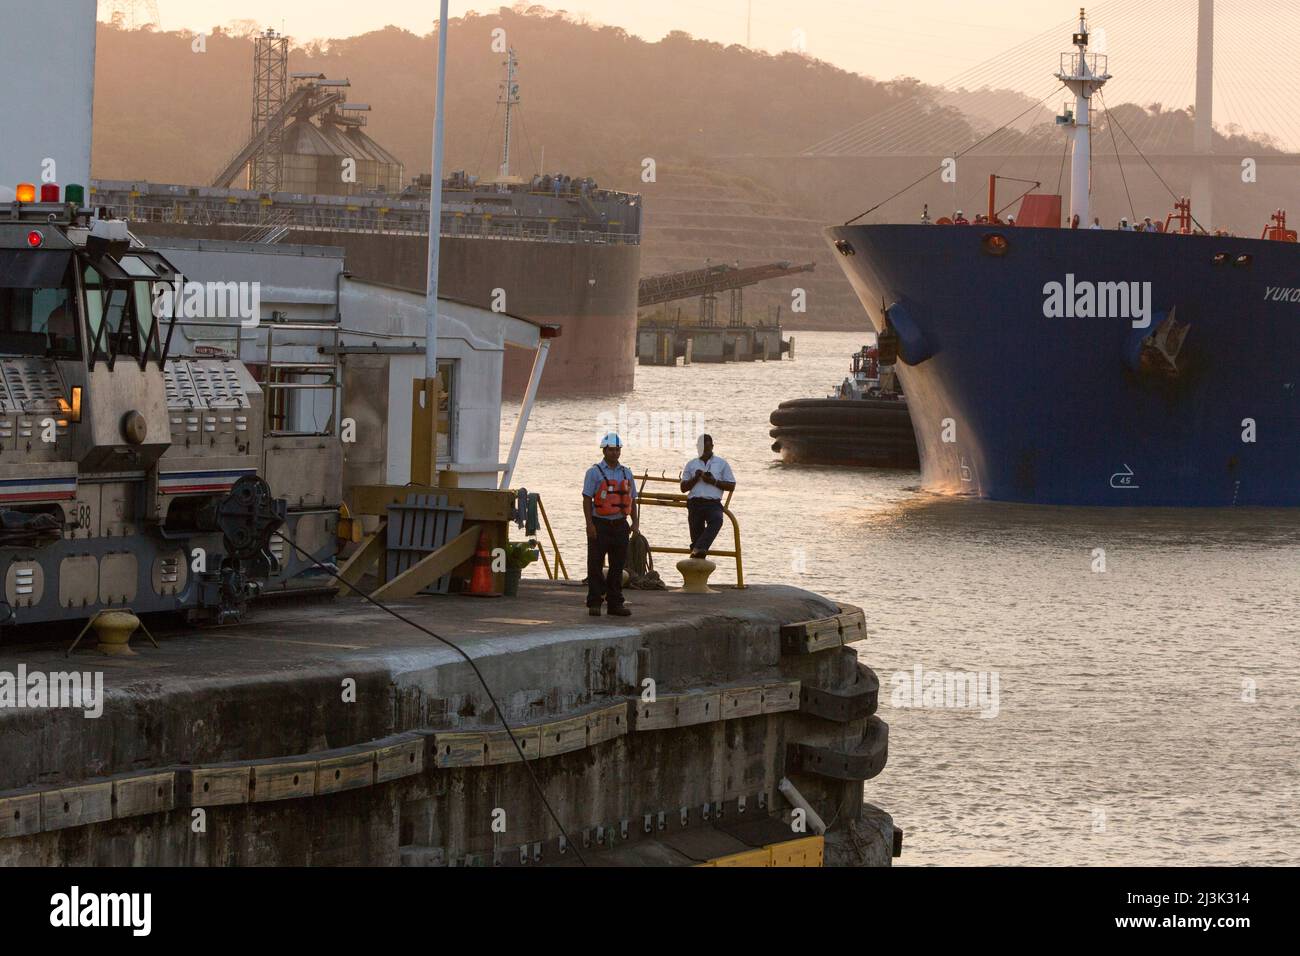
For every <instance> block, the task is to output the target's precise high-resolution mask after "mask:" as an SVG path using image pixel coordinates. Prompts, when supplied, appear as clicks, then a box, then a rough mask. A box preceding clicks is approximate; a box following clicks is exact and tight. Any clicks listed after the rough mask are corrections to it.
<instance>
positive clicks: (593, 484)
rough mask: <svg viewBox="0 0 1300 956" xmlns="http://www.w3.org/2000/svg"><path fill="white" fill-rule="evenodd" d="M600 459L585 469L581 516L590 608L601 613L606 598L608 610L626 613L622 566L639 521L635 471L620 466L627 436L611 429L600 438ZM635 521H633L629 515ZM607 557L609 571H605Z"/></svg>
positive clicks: (620, 614) (622, 614) (629, 612)
mask: <svg viewBox="0 0 1300 956" xmlns="http://www.w3.org/2000/svg"><path fill="white" fill-rule="evenodd" d="M600 449H601V460H600V461H598V462H596V463H595V464H594V465H592V466H591V467H590V468H588V469H587V476H586V478H585V479H584V481H583V483H582V514H583V516H584V517H585V518H586V522H587V610H588V612H589V613H590V614H592V615H593V616H594V617H599V616H600V602H601V599H602V598H603V599H604V601H605V604H606V605H607V606H608V608H609V613H610V614H613V615H616V616H618V617H627V616H628V615H630V614H631V613H632V612H631V611H629V610H628V609H627V607H626V606H625V605H624V603H623V565H625V564H626V563H627V543H628V539H630V538H631V537H632V535H634V534H636V531H637V527H638V526H639V525H640V523H641V515H640V511H639V509H638V507H637V503H636V481H635V480H634V479H633V476H632V469H630V468H628V467H627V466H626V465H621V464H619V460H618V459H619V455H621V454H622V452H623V439H621V438H619V437H618V434H617V433H616V432H610V433H609V434H607V435H606V436H605V437H604V438H602V439H601V440H600ZM629 518H630V519H631V524H629V523H628V519H629ZM606 557H608V558H609V575H608V576H605V575H603V574H602V572H603V570H604V565H605V558H606Z"/></svg>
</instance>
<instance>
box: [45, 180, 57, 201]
mask: <svg viewBox="0 0 1300 956" xmlns="http://www.w3.org/2000/svg"><path fill="white" fill-rule="evenodd" d="M58 201H59V185H58V183H41V202H58Z"/></svg>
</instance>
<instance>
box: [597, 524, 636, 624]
mask: <svg viewBox="0 0 1300 956" xmlns="http://www.w3.org/2000/svg"><path fill="white" fill-rule="evenodd" d="M592 523H593V524H595V526H596V537H595V538H588V539H587V607H600V599H601V596H602V595H603V596H604V597H605V600H606V602H607V603H608V604H609V606H610V607H622V606H623V566H624V565H625V564H627V541H628V538H629V537H631V534H632V525H631V524H630V523H629V522H628V520H627V519H626V518H619V519H617V520H614V519H612V518H593V519H592ZM606 555H608V556H609V576H608V577H605V576H604V575H603V573H602V572H603V567H604V564H605V557H606Z"/></svg>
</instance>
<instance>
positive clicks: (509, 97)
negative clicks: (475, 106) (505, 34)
mask: <svg viewBox="0 0 1300 956" xmlns="http://www.w3.org/2000/svg"><path fill="white" fill-rule="evenodd" d="M518 65H519V61H518V60H516V59H515V51H514V48H513V47H511V48H510V49H508V50H507V51H506V82H505V84H504V85H503V86H502V87H501V98H499V99H498V100H497V102H498V103H501V104H504V105H505V108H506V130H505V136H504V138H503V141H502V144H501V169H500V175H499V176H498V181H500V182H506V181H508V180H509V179H510V110H511V109H512V108H513V107H515V106H518V105H519V84H518V83H516V82H515V67H516V66H518Z"/></svg>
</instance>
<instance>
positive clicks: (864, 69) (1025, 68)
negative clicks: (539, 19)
mask: <svg viewBox="0 0 1300 956" xmlns="http://www.w3.org/2000/svg"><path fill="white" fill-rule="evenodd" d="M139 2H140V3H141V5H142V6H143V5H144V4H143V0H139ZM156 2H157V4H158V8H159V13H160V17H161V20H162V27H163V29H165V30H176V29H187V30H195V31H200V30H208V29H211V28H212V27H213V26H220V25H224V24H228V23H230V22H231V21H235V20H251V21H254V22H256V23H259V24H261V25H262V26H270V27H274V28H276V29H283V31H284V32H285V33H287V34H288V35H289V36H290V37H291V38H292V39H293V40H294V41H295V42H306V41H309V40H313V39H327V38H330V37H344V36H352V35H355V34H358V33H364V32H367V31H369V30H376V29H381V28H382V27H384V26H385V25H388V24H393V25H395V26H399V27H403V28H405V29H408V30H411V31H412V32H416V33H420V34H427V33H429V32H430V31H431V29H432V25H433V21H434V19H435V18H436V16H437V8H438V3H437V0H345V2H338V0H156ZM501 5H502V4H501V3H500V0H496V2H490V0H489V2H478V0H452V3H451V15H452V16H453V17H455V16H457V15H460V14H464V13H467V12H469V11H471V10H473V11H478V12H494V11H495V10H496V9H497V8H498V7H499V6H501ZM542 6H545V7H548V8H550V9H556V10H566V11H567V12H568V13H569V14H570V15H571V16H573V17H575V18H576V17H581V16H583V15H585V16H586V17H587V18H588V19H589V20H590V21H592V22H594V23H599V24H609V25H613V26H620V27H622V28H624V29H625V30H627V31H628V32H629V33H632V34H635V35H637V36H640V37H643V38H644V39H647V40H651V41H653V40H658V39H660V38H661V37H662V36H663V35H664V34H665V33H667V32H669V31H671V30H684V31H686V32H687V33H689V34H691V35H692V36H694V37H697V38H702V39H708V40H714V41H717V42H721V43H744V42H745V34H746V15H747V12H748V11H749V10H750V9H751V8H752V19H751V20H750V37H751V40H750V45H751V46H753V47H755V48H757V49H762V50H767V51H769V52H772V53H779V52H782V51H785V50H790V49H792V48H795V47H796V46H797V43H798V41H796V39H795V37H796V34H797V33H798V34H800V35H801V36H802V37H803V49H804V50H805V51H806V52H807V53H808V54H809V55H811V56H814V57H817V58H820V59H823V60H826V61H828V62H830V63H833V64H835V65H836V66H839V67H842V68H844V69H847V70H851V71H853V72H856V73H862V74H864V75H866V76H870V77H873V78H875V79H881V80H888V79H893V78H895V77H898V76H914V77H917V78H919V79H921V80H923V81H925V82H928V83H936V84H937V83H943V82H945V81H947V80H950V79H953V78H957V79H958V85H962V86H966V87H967V88H971V89H978V88H980V87H982V86H985V85H991V86H995V87H1008V88H1013V89H1017V90H1019V91H1021V92H1023V93H1027V94H1030V95H1032V96H1033V98H1035V99H1037V98H1038V97H1041V96H1043V95H1044V94H1046V93H1051V95H1053V96H1054V95H1055V93H1054V92H1052V87H1053V85H1054V81H1053V80H1052V77H1051V74H1052V73H1054V72H1055V70H1056V67H1057V59H1056V57H1057V54H1058V53H1059V52H1063V51H1064V50H1065V49H1066V48H1067V47H1068V45H1069V28H1068V27H1067V26H1064V24H1066V23H1067V22H1068V21H1069V20H1070V18H1071V17H1073V16H1074V15H1075V14H1076V13H1077V11H1078V6H1079V0H752V4H751V2H750V0H552V2H550V3H545V4H542ZM1087 6H1088V9H1089V12H1090V14H1091V15H1092V28H1093V36H1094V44H1093V49H1094V51H1096V52H1104V53H1109V54H1110V57H1111V63H1110V66H1111V72H1112V73H1114V74H1115V76H1116V79H1115V80H1114V81H1112V83H1111V84H1110V98H1111V99H1114V100H1115V101H1117V102H1122V101H1124V100H1128V101H1131V102H1137V103H1141V104H1143V105H1147V104H1150V103H1161V104H1163V105H1164V106H1166V107H1173V108H1183V107H1186V106H1189V105H1190V104H1191V103H1192V102H1193V100H1194V98H1195V94H1194V89H1195V72H1196V10H1197V0H1091V2H1087ZM107 7H108V0H100V8H101V15H102V14H103V12H104V11H105V10H106V9H107ZM1107 25H1109V29H1107ZM1297 32H1300V2H1297V0H1218V3H1217V5H1216V25H1215V57H1216V75H1215V102H1214V117H1215V122H1216V125H1219V126H1226V125H1228V124H1239V125H1240V126H1242V127H1243V128H1244V129H1245V130H1246V131H1248V132H1258V131H1265V132H1268V133H1271V134H1273V135H1275V136H1278V137H1279V138H1281V139H1282V140H1283V141H1285V142H1287V143H1290V144H1293V145H1300V115H1298V114H1296V113H1295V110H1294V107H1293V104H1294V103H1295V102H1297V101H1300V73H1297V72H1296V71H1293V70H1291V71H1288V70H1282V69H1276V68H1270V67H1269V66H1268V65H1267V63H1268V55H1267V52H1266V51H1267V50H1268V49H1269V48H1270V46H1271V45H1272V44H1275V43H1276V39H1277V37H1279V36H1281V37H1286V36H1293V35H1295V34H1296V33H1297ZM1058 33H1059V42H1058V37H1057V35H1058ZM1044 34H1045V36H1044ZM1035 37H1042V38H1043V39H1042V40H1040V41H1038V42H1036V43H1035V44H1033V45H1032V46H1031V47H1027V48H1026V49H1024V50H1021V51H1019V53H1016V52H1014V48H1015V47H1016V46H1017V45H1019V44H1022V43H1026V42H1027V41H1030V40H1031V39H1032V38H1035ZM1009 51H1010V52H1009ZM521 55H522V58H523V59H524V60H525V62H526V60H527V57H529V56H531V55H532V53H531V51H521ZM968 71H971V72H970V73H969V75H968V76H962V74H964V73H967V72H968ZM1053 105H1054V106H1055V105H1058V104H1055V103H1054V104H1053Z"/></svg>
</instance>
